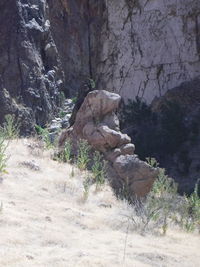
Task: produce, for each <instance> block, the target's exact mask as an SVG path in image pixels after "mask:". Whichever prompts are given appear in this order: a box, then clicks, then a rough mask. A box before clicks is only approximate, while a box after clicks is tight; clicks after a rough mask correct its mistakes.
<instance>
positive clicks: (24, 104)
mask: <svg viewBox="0 0 200 267" xmlns="http://www.w3.org/2000/svg"><path fill="white" fill-rule="evenodd" d="M0 10H2V12H1V16H0V25H1V26H0V36H1V41H0V84H1V94H2V98H1V101H2V105H1V111H0V122H2V120H3V117H4V115H5V114H6V113H10V112H11V113H15V114H17V115H18V116H19V117H20V118H21V123H22V128H23V133H24V134H25V133H28V132H30V131H31V130H32V129H33V127H34V124H35V123H38V124H41V125H44V124H45V123H46V122H47V121H48V119H49V118H50V117H51V116H52V114H53V113H54V112H55V110H56V109H57V106H58V105H59V92H60V91H61V90H62V87H63V72H62V68H61V64H60V60H59V56H58V51H57V48H56V46H55V42H54V40H53V38H52V35H51V31H50V21H49V14H48V6H47V3H46V1H42V0H36V1H32V0H17V1H11V0H2V1H1V3H0ZM3 99H6V101H4V100H3ZM8 102H9V103H10V104H9V105H7V103H8Z"/></svg>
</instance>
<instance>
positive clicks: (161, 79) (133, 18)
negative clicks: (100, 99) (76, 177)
mask: <svg viewBox="0 0 200 267" xmlns="http://www.w3.org/2000/svg"><path fill="white" fill-rule="evenodd" d="M104 17H105V18H106V20H105V22H104V25H103V27H102V32H101V47H102V49H101V51H100V55H99V56H100V61H99V62H98V64H97V68H96V77H95V78H96V79H97V81H98V88H99V89H109V90H111V91H115V92H117V93H119V94H120V95H121V96H122V97H123V98H125V99H128V98H131V99H133V98H135V96H140V97H143V98H144V99H146V100H147V101H148V102H151V101H152V100H153V99H154V97H156V96H158V97H159V96H161V95H163V94H164V93H166V91H167V90H169V89H171V88H173V87H175V86H178V85H180V84H181V83H182V82H184V81H190V80H192V79H193V78H195V77H197V76H198V75H199V74H200V1H199V0H177V1H174V0H107V1H106V11H105V13H104Z"/></svg>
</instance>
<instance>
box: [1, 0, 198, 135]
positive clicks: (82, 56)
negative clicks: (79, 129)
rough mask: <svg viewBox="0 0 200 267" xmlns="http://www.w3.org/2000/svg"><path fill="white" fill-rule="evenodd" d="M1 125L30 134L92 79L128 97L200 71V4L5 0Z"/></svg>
mask: <svg viewBox="0 0 200 267" xmlns="http://www.w3.org/2000/svg"><path fill="white" fill-rule="evenodd" d="M0 10H1V15H0V36H1V40H0V105H1V110H0V123H2V121H3V117H4V115H5V114H6V113H15V114H17V115H18V116H19V117H20V118H21V119H22V123H23V129H24V130H26V131H27V132H29V130H31V129H32V128H33V126H34V124H35V123H37V124H40V125H44V124H45V123H46V122H47V121H48V120H49V119H50V117H52V115H53V114H54V113H55V112H56V110H57V107H58V106H59V105H60V96H61V92H62V91H63V92H65V95H67V96H72V95H75V94H76V92H77V91H78V90H79V89H81V88H82V86H83V83H84V82H86V81H88V79H89V78H92V79H94V80H95V82H96V87H97V89H106V90H109V91H114V92H117V93H119V94H120V95H121V96H122V97H123V98H124V99H128V98H132V99H133V98H134V97H135V96H137V95H138V96H141V97H144V98H145V99H146V100H147V101H148V102H151V101H152V100H153V99H154V97H155V96H161V95H163V94H164V93H165V92H166V91H167V90H168V89H171V88H172V87H175V86H178V85H179V84H181V83H182V82H183V81H190V80H192V79H193V78H194V77H197V76H198V75H199V74H200V60H199V57H200V30H199V29H200V1H199V0H177V1H174V0H57V1H55V0H15V1H13V0H1V2H0Z"/></svg>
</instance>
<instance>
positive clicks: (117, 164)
mask: <svg viewBox="0 0 200 267" xmlns="http://www.w3.org/2000/svg"><path fill="white" fill-rule="evenodd" d="M120 100H121V97H120V96H119V95H117V94H115V93H110V92H107V91H104V90H101V91H97V90H95V91H92V92H90V93H89V94H88V95H87V96H86V98H85V100H84V102H83V104H82V105H81V107H80V109H79V111H78V112H77V115H76V119H75V123H74V125H73V126H72V127H70V128H69V129H67V130H66V131H64V132H63V133H62V134H61V137H60V140H59V146H60V149H62V147H63V145H64V143H65V141H66V140H67V139H70V140H72V142H73V144H74V147H75V148H76V145H77V141H78V140H80V139H86V140H87V141H88V143H89V144H90V145H91V146H92V147H93V148H94V149H95V150H98V151H100V152H102V153H103V154H104V156H105V158H106V159H107V160H108V161H109V163H110V164H109V166H110V169H111V172H112V178H113V179H114V180H117V183H115V182H113V183H112V184H113V185H116V184H118V183H119V184H121V185H120V186H121V189H122V188H123V185H126V186H127V188H128V190H129V193H130V194H129V195H131V196H134V197H135V196H137V197H144V196H146V195H147V194H148V192H149V191H150V189H151V187H152V184H153V182H154V180H155V178H156V176H157V170H156V169H154V168H152V167H151V166H149V165H148V164H147V163H145V162H143V161H141V160H139V159H138V158H137V156H136V155H134V150H135V146H134V145H133V144H131V139H130V137H129V136H128V135H126V134H122V133H121V132H120V131H119V121H118V119H117V117H116V114H115V113H114V112H115V111H116V109H117V108H118V106H119V103H120ZM111 172H110V173H111ZM117 187H118V186H117ZM116 189H117V191H118V192H120V190H119V188H116Z"/></svg>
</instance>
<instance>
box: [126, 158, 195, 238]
mask: <svg viewBox="0 0 200 267" xmlns="http://www.w3.org/2000/svg"><path fill="white" fill-rule="evenodd" d="M147 161H148V163H149V164H151V165H152V166H154V167H158V165H159V164H158V163H157V161H156V160H155V159H154V158H148V159H147ZM132 208H133V211H132V215H131V216H128V219H130V220H131V222H132V224H133V227H134V229H135V230H137V231H139V232H140V233H143V234H144V233H145V232H147V231H151V232H152V231H158V230H161V232H162V234H163V235H165V234H166V232H167V229H168V228H169V226H170V225H171V224H173V225H177V226H179V227H181V228H182V229H184V230H186V231H194V230H196V229H198V230H200V198H199V196H198V186H197V185H196V187H195V190H194V192H193V193H192V194H191V195H190V196H184V197H182V196H180V195H179V194H178V193H177V185H176V184H175V183H174V181H173V179H171V178H169V177H168V176H167V175H166V173H165V170H164V169H162V168H159V175H158V177H157V179H156V181H155V183H154V185H153V188H152V190H151V192H150V194H149V195H148V196H147V198H146V199H144V200H140V201H137V200H136V201H135V202H134V205H133V206H132Z"/></svg>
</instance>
